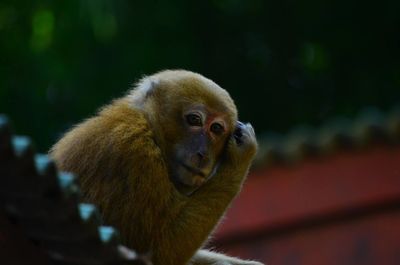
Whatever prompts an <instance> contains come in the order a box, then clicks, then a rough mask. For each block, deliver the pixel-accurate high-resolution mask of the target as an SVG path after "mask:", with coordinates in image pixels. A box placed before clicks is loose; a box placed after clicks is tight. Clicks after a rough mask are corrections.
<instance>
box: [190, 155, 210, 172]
mask: <svg viewBox="0 0 400 265" xmlns="http://www.w3.org/2000/svg"><path fill="white" fill-rule="evenodd" d="M208 161H209V159H208V157H207V155H205V154H204V153H203V152H197V153H196V154H194V155H193V156H192V157H191V162H192V164H193V165H194V166H196V167H197V168H204V167H206V166H207V165H208Z"/></svg>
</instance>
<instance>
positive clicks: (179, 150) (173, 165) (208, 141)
mask: <svg viewBox="0 0 400 265" xmlns="http://www.w3.org/2000/svg"><path fill="white" fill-rule="evenodd" d="M178 119H180V121H179V123H180V124H181V126H180V127H181V134H182V135H181V137H180V139H181V141H179V142H178V143H176V144H175V145H173V146H171V147H172V150H170V152H171V154H170V156H169V157H172V161H169V166H170V173H171V178H172V180H173V182H174V184H175V186H176V188H177V189H178V190H179V191H180V192H181V193H184V194H186V195H190V194H191V193H192V192H193V191H195V190H196V189H197V188H199V187H200V186H201V185H203V184H204V183H205V182H206V181H207V180H208V179H210V178H211V177H212V176H213V174H214V173H215V171H216V170H217V167H218V161H219V159H220V158H221V155H222V153H223V150H224V147H225V143H226V141H227V139H228V137H229V135H230V134H231V131H232V130H231V124H232V122H231V121H229V119H228V117H227V116H226V115H224V114H223V113H221V112H218V111H215V110H213V109H211V108H210V107H206V106H204V105H202V104H197V105H193V106H189V107H187V108H184V109H183V110H182V113H181V117H179V118H178Z"/></svg>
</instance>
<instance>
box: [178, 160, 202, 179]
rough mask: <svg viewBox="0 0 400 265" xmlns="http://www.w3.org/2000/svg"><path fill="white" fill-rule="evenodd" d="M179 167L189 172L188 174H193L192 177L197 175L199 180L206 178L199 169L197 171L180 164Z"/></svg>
mask: <svg viewBox="0 0 400 265" xmlns="http://www.w3.org/2000/svg"><path fill="white" fill-rule="evenodd" d="M181 165H182V167H183V168H184V169H186V170H187V171H189V172H190V173H192V174H194V175H198V176H200V177H201V178H204V179H205V178H206V174H204V172H202V171H201V170H200V169H197V168H194V167H191V166H188V165H186V164H185V163H181Z"/></svg>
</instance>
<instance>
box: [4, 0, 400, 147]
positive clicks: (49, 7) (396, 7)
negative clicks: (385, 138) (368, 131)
mask: <svg viewBox="0 0 400 265" xmlns="http://www.w3.org/2000/svg"><path fill="white" fill-rule="evenodd" d="M399 11H400V3H399V2H398V1H381V2H379V3H377V2H368V1H367V2H363V3H362V4H360V3H359V2H357V1H333V0H332V1H317V0H313V1H269V0H266V1H262V0H250V1H238V0H218V1H217V0H215V1H183V0H182V1H179V0H174V1H127V0H121V1H110V0H96V1H94V0H69V1H22V0H19V1H11V0H3V1H1V3H0V34H1V41H0V63H1V64H0V67H1V68H0V110H1V111H2V112H6V113H8V114H9V115H10V116H12V118H13V121H14V125H15V127H16V128H17V130H18V131H20V132H24V133H27V134H30V135H32V136H33V137H34V138H35V139H37V140H36V142H37V145H38V146H39V148H40V149H41V150H42V151H45V150H47V149H48V148H49V147H50V146H51V144H52V143H54V141H56V140H57V139H58V137H59V136H60V134H61V133H62V132H64V131H65V130H66V129H67V128H69V127H70V126H71V125H72V124H75V123H77V122H78V121H80V120H82V119H84V118H85V117H88V116H89V115H91V114H93V113H94V112H95V111H96V109H98V108H99V107H100V106H102V105H103V104H106V103H108V102H109V101H110V100H111V99H113V98H115V97H118V96H121V95H123V94H124V93H125V91H126V90H127V89H129V87H130V86H131V85H132V83H134V82H135V81H137V80H138V79H139V78H140V77H142V76H143V75H147V74H151V73H154V72H156V71H159V70H162V69H166V68H184V69H189V70H193V71H196V72H200V73H202V74H203V75H205V76H207V77H209V78H211V79H213V80H215V81H216V82H217V83H218V84H220V85H221V86H222V87H224V88H226V89H227V90H228V91H229V92H230V93H231V95H232V97H233V98H234V99H235V101H236V103H237V105H238V108H239V110H240V118H241V119H243V120H246V121H251V122H252V123H253V125H254V127H255V128H256V130H257V132H258V133H261V132H265V131H266V130H272V131H278V132H286V131H287V130H288V129H290V128H292V127H293V126H294V125H296V124H299V123H307V124H311V125H317V126H318V125H319V124H321V123H322V122H324V121H326V120H327V119H330V118H332V117H335V116H337V115H345V116H348V117H353V116H354V115H355V114H356V113H357V112H358V111H359V110H360V109H361V108H364V107H367V106H376V107H379V108H381V109H382V110H387V109H388V108H389V107H391V106H392V105H393V104H396V103H398V101H399V98H400V89H399V88H400V63H399V62H400V49H399V45H400V32H399V25H400V16H399Z"/></svg>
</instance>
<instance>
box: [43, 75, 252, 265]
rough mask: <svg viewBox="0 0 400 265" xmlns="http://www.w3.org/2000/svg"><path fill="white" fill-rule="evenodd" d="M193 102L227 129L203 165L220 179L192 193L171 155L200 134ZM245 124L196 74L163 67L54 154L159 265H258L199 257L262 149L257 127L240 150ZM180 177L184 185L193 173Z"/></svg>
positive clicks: (130, 241) (222, 94) (247, 132)
mask: <svg viewBox="0 0 400 265" xmlns="http://www.w3.org/2000/svg"><path fill="white" fill-rule="evenodd" d="M193 104H195V107H194V108H197V107H196V106H197V105H199V106H201V107H203V106H205V107H206V108H207V113H208V111H210V113H216V114H215V115H214V116H215V117H217V118H219V119H221V120H222V123H223V124H224V125H225V126H226V128H225V130H226V132H224V134H223V135H221V136H213V137H211V138H212V139H211V140H210V139H209V140H208V141H209V142H212V144H211V145H210V146H209V148H208V149H209V152H210V160H211V161H212V162H210V163H209V164H208V167H207V168H206V167H204V168H206V169H205V170H208V171H207V172H211V168H213V169H214V171H215V173H207V179H202V181H204V183H202V184H201V185H198V183H197V182H196V184H193V185H195V189H194V190H193V189H191V188H190V195H188V194H187V193H185V192H183V191H186V190H184V189H183V190H179V189H177V186H176V185H174V183H173V181H171V174H173V172H178V173H177V175H179V174H180V173H179V172H180V171H179V170H180V169H179V170H178V169H176V168H175V167H174V166H171V164H172V162H171V161H172V160H171V156H173V155H175V154H174V152H175V151H176V150H178V152H180V151H182V152H183V151H185V152H191V151H190V150H189V149H190V148H192V147H190V146H188V145H190V144H183V143H182V139H189V140H190V139H192V138H193V137H197V136H193V135H194V133H193V132H196V131H195V130H192V129H193V128H192V127H189V129H188V130H186V129H185V128H186V127H183V125H181V124H180V123H182V121H181V117H180V113H182V111H184V110H185V109H186V108H189V110H190V108H192V105H193ZM214 116H213V117H214ZM237 124H238V123H237V112H236V107H235V105H234V103H233V101H232V99H231V98H230V96H229V94H228V93H227V92H226V91H225V90H223V89H222V88H220V87H219V86H218V85H216V84H215V83H213V82H212V81H211V80H209V79H206V78H204V77H202V76H201V75H198V74H195V73H192V72H188V71H164V72H160V73H158V74H155V75H153V76H150V77H147V78H144V79H143V80H142V81H141V82H140V83H139V84H138V86H137V88H135V89H134V90H133V91H132V92H130V94H128V95H127V96H126V97H123V98H121V99H118V100H115V101H113V102H112V103H111V104H110V105H108V106H106V107H104V108H103V109H101V110H100V112H99V113H98V114H97V115H96V116H94V117H93V118H90V119H88V120H86V121H84V122H82V123H81V124H78V125H77V126H76V127H75V128H73V129H72V130H71V131H69V132H68V133H67V134H66V135H65V136H64V137H63V138H62V139H61V140H60V141H59V142H58V143H57V144H56V145H55V146H54V147H53V148H52V150H51V152H50V154H51V156H52V157H53V158H54V159H55V161H56V163H57V165H58V167H59V168H60V169H62V170H68V171H71V172H74V173H76V174H77V175H79V177H80V181H81V186H82V190H83V192H84V194H85V200H87V201H89V202H93V203H96V204H97V205H99V207H100V209H101V212H102V214H103V217H104V221H105V223H106V224H111V225H114V226H116V227H117V228H118V229H119V230H120V232H121V237H122V239H123V242H124V243H125V244H127V245H128V246H129V247H132V248H134V249H136V250H137V251H139V252H143V253H150V255H151V258H152V261H153V263H154V264H156V265H161V264H162V265H184V264H188V263H190V264H198V265H200V264H242V265H244V264H249V265H250V264H251V265H256V264H260V263H258V262H252V261H243V260H239V259H235V258H230V257H227V256H225V255H222V254H217V253H212V252H209V251H207V250H199V251H197V250H198V249H200V248H201V247H202V246H203V244H204V243H205V242H206V240H207V238H208V237H209V235H210V233H211V232H212V231H213V229H214V228H215V226H216V225H217V223H218V221H219V220H220V218H221V216H222V215H223V214H224V212H225V210H226V208H227V207H228V206H229V204H230V202H231V200H232V199H233V198H234V197H235V195H236V194H237V193H238V192H239V190H240V188H241V185H242V182H243V180H244V178H245V176H246V174H247V171H248V168H249V165H250V163H251V160H252V158H253V156H254V154H255V151H256V140H255V136H254V131H253V130H252V128H251V126H249V125H247V126H244V127H243V128H242V131H241V134H242V135H240V142H241V143H240V144H239V143H238V141H237V139H235V137H233V134H234V132H235V130H236V129H237V127H238V125H237ZM195 129H196V128H195ZM189 131H190V132H189ZM202 135H203V134H202ZM218 137H219V138H218ZM207 139H208V138H207ZM189 140H188V141H189ZM192 142H193V141H192ZM188 143H191V142H190V141H189V142H188ZM207 146H208V145H207ZM181 149H182V150H181ZM188 150H189V151H188ZM185 154H186V153H185ZM182 174H183V173H182ZM192 175H193V174H192ZM192 175H190V176H192ZM179 176H180V177H181V180H182V179H183V180H184V181H186V179H185V178H187V177H188V176H189V175H187V174H186V175H184V174H183V175H182V176H181V175H179ZM179 181H180V180H178V182H179ZM193 183H194V182H193ZM186 188H187V187H186ZM196 251H197V252H196Z"/></svg>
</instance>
